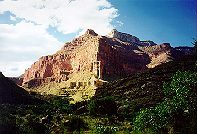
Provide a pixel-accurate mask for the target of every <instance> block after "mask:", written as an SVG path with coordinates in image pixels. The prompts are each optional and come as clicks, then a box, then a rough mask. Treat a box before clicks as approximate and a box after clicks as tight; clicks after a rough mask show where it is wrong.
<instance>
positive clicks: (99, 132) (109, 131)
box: [91, 125, 119, 134]
mask: <svg viewBox="0 0 197 134" xmlns="http://www.w3.org/2000/svg"><path fill="white" fill-rule="evenodd" d="M118 130H119V129H118V127H112V126H103V125H97V126H95V127H94V128H93V130H91V133H92V134H116V133H117V132H118Z"/></svg>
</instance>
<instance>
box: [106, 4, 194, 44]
mask: <svg viewBox="0 0 197 134" xmlns="http://www.w3.org/2000/svg"><path fill="white" fill-rule="evenodd" d="M110 2H111V3H112V4H113V5H114V6H115V7H117V8H118V13H119V14H120V15H119V17H118V18H117V19H118V20H119V21H121V22H123V25H122V26H121V27H117V29H118V30H120V31H123V32H127V33H130V34H133V35H135V36H137V37H139V38H140V39H142V40H153V41H155V42H156V43H162V42H169V43H171V45H172V46H179V45H188V46H191V41H192V40H193V39H192V38H194V37H197V28H196V25H197V23H196V19H197V14H196V7H197V6H196V2H195V0H110Z"/></svg>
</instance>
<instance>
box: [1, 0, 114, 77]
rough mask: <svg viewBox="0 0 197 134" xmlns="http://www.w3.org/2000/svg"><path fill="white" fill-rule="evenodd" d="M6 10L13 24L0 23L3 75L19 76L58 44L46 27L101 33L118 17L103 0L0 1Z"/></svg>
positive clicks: (59, 45)
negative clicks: (92, 30) (91, 30)
mask: <svg viewBox="0 0 197 134" xmlns="http://www.w3.org/2000/svg"><path fill="white" fill-rule="evenodd" d="M6 11H9V12H10V13H11V14H12V15H11V16H10V20H11V21H14V22H15V23H16V24H0V71H2V72H3V73H4V75H6V76H19V75H21V74H22V73H24V70H25V69H27V68H28V67H30V65H31V64H32V63H33V62H35V61H36V60H37V59H38V58H39V57H41V56H42V55H47V54H53V53H54V52H55V51H57V50H58V49H60V47H62V45H63V43H61V42H59V41H58V40H57V39H56V38H55V37H53V36H52V35H50V34H49V33H48V32H47V29H48V28H49V26H52V27H54V28H56V29H57V30H58V31H59V32H62V33H63V34H68V33H75V32H79V31H82V32H84V31H86V29H88V28H91V29H94V30H95V31H96V32H97V33H98V34H101V35H105V34H107V33H108V32H109V31H110V30H111V29H113V28H114V26H113V25H112V24H111V22H112V21H113V20H114V18H116V17H117V16H118V14H117V12H118V10H117V9H115V8H114V7H113V6H112V5H111V4H110V3H109V2H108V1H107V0H4V1H1V0H0V14H3V13H4V12H6ZM19 20H20V21H19ZM21 20H22V21H21ZM65 36H66V35H65Z"/></svg>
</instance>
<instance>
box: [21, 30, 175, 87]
mask: <svg viewBox="0 0 197 134" xmlns="http://www.w3.org/2000/svg"><path fill="white" fill-rule="evenodd" d="M143 43H144V42H142V41H140V40H139V39H138V38H137V37H135V36H132V35H129V34H126V33H121V32H118V31H117V30H112V32H110V33H109V35H108V36H101V35H98V34H97V33H95V32H94V31H93V30H91V29H88V30H87V31H86V32H85V34H84V35H82V36H79V37H78V38H75V39H73V40H72V41H71V42H67V43H65V44H64V46H63V47H62V49H61V50H59V51H57V52H56V53H55V54H53V55H48V56H43V57H41V58H40V59H39V60H38V61H37V62H35V63H34V64H33V65H32V66H31V67H30V68H29V69H27V70H26V71H25V73H24V78H23V85H24V84H27V83H28V84H30V85H31V86H38V85H41V84H43V83H48V82H51V81H57V82H60V81H66V80H68V79H69V76H70V75H71V74H73V73H77V72H87V71H88V72H91V73H92V74H93V75H94V76H95V77H96V78H100V79H103V80H112V79H116V78H120V77H124V76H126V75H130V74H132V73H134V72H138V71H143V70H145V69H147V68H149V67H150V68H152V67H155V66H157V65H159V64H162V63H165V62H168V61H170V59H171V50H172V48H171V47H170V45H169V44H161V45H156V44H155V43H152V44H151V45H144V44H143ZM149 44H150V43H149Z"/></svg>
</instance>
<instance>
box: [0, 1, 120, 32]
mask: <svg viewBox="0 0 197 134" xmlns="http://www.w3.org/2000/svg"><path fill="white" fill-rule="evenodd" d="M3 11H10V12H11V13H12V14H14V15H16V17H18V18H23V19H25V20H27V21H31V22H35V23H36V24H40V25H42V26H45V27H46V28H47V27H48V26H53V27H56V28H57V29H58V31H59V32H62V33H64V34H68V33H73V32H77V31H79V30H85V29H88V28H91V29H94V30H95V31H97V32H98V33H99V34H102V35H105V34H107V33H108V32H109V31H110V30H111V29H113V28H114V27H113V25H112V24H111V22H112V20H113V19H114V18H116V17H117V16H118V14H117V11H118V10H117V9H115V8H114V7H113V6H112V5H111V4H110V3H109V2H108V1H107V0H58V1H57V0H17V1H12V0H5V1H0V12H3Z"/></svg>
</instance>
